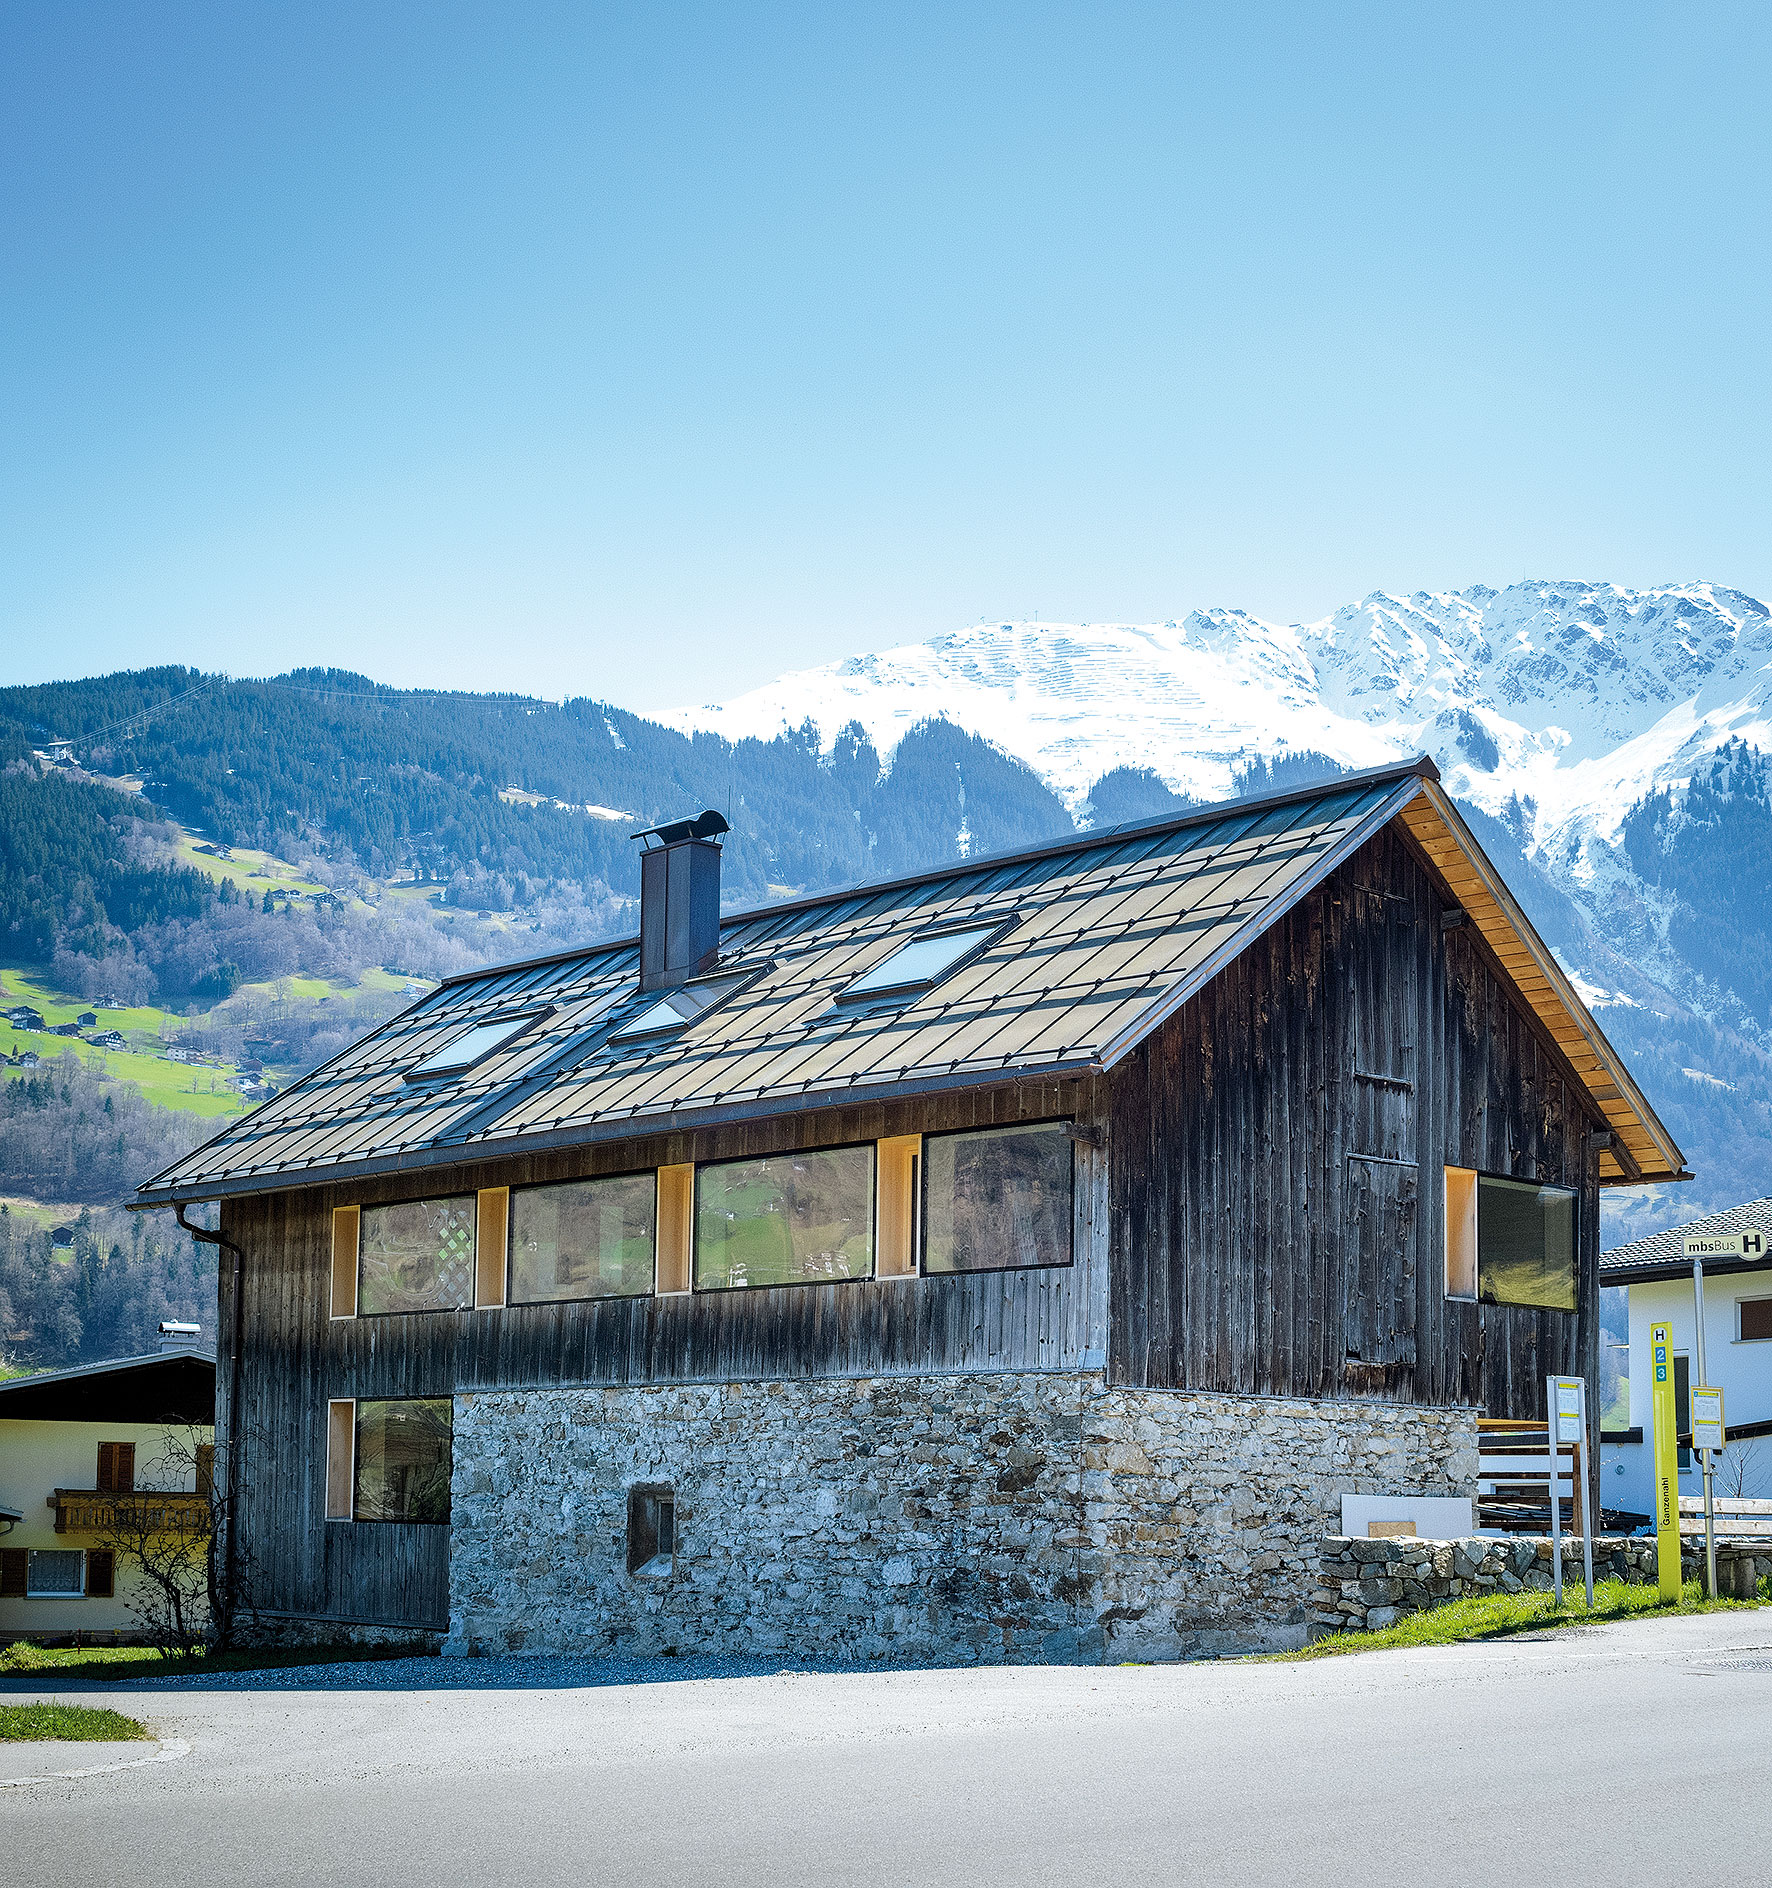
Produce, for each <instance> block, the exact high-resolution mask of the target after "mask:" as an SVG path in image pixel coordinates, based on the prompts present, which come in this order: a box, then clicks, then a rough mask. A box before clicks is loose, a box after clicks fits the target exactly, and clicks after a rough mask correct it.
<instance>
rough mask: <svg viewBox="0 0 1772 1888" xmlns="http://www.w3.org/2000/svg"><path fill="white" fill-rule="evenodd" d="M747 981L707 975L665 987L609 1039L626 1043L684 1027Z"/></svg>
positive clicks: (741, 978)
mask: <svg viewBox="0 0 1772 1888" xmlns="http://www.w3.org/2000/svg"><path fill="white" fill-rule="evenodd" d="M749 981H750V978H749V977H748V976H744V977H707V978H703V979H701V980H699V981H697V982H695V983H686V984H684V985H683V986H682V988H681V989H677V990H667V991H666V992H665V994H664V995H663V996H662V997H660V998H659V1000H658V1001H657V1002H656V1003H649V1004H648V1005H647V1006H646V1008H645V1009H643V1010H642V1011H641V1012H640V1013H639V1015H637V1016H631V1017H629V1019H628V1020H627V1021H626V1022H625V1023H623V1024H622V1026H621V1027H620V1028H619V1029H617V1030H615V1031H613V1032H612V1033H611V1035H610V1038H609V1040H610V1041H611V1042H627V1041H629V1040H630V1039H631V1038H633V1037H636V1036H662V1035H664V1034H666V1033H667V1032H668V1031H671V1030H675V1029H683V1028H685V1027H686V1026H687V1025H688V1024H690V1023H693V1022H696V1021H698V1020H699V1019H700V1018H701V1017H703V1016H705V1015H707V1013H708V1011H709V1010H711V1009H712V1008H713V1007H714V1005H715V1004H716V1003H721V1002H724V1001H725V999H726V998H727V997H729V996H730V995H731V994H732V992H733V991H734V990H736V989H737V988H738V987H739V985H740V984H743V983H748V982H749Z"/></svg>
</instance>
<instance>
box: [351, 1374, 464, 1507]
mask: <svg viewBox="0 0 1772 1888" xmlns="http://www.w3.org/2000/svg"><path fill="white" fill-rule="evenodd" d="M453 1414H454V1405H453V1403H452V1402H451V1400H450V1399H449V1398H448V1397H446V1396H441V1397H423V1398H402V1399H401V1400H399V1401H397V1402H387V1403H359V1404H358V1405H357V1504H356V1507H355V1509H354V1511H353V1512H354V1514H355V1516H356V1518H357V1519H358V1520H359V1521H436V1522H444V1521H447V1520H448V1519H449V1468H450V1453H451V1448H450V1445H451V1434H452V1427H453V1425H452V1420H451V1419H452V1416H453Z"/></svg>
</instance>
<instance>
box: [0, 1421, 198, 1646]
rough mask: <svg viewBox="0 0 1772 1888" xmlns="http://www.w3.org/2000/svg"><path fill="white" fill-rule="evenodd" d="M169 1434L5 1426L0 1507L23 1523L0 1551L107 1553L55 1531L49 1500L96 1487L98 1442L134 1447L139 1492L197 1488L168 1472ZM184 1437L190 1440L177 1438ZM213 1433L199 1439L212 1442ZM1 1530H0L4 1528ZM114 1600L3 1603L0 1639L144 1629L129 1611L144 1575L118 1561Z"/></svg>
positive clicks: (104, 1427)
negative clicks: (34, 1549)
mask: <svg viewBox="0 0 1772 1888" xmlns="http://www.w3.org/2000/svg"><path fill="white" fill-rule="evenodd" d="M168 1433H169V1432H168V1430H167V1428H166V1426H165V1425H164V1424H162V1423H68V1422H23V1421H17V1420H5V1419H0V1508H17V1509H19V1510H21V1511H22V1513H23V1514H24V1517H25V1518H24V1519H23V1520H22V1521H20V1522H19V1523H18V1525H17V1526H16V1527H14V1528H13V1529H12V1531H11V1532H10V1533H7V1534H0V1547H44V1548H51V1549H54V1548H64V1549H65V1548H74V1547H79V1548H92V1547H102V1546H103V1545H104V1543H103V1541H102V1540H101V1539H100V1538H99V1537H98V1536H97V1535H95V1534H89V1533H79V1534H76V1533H68V1534H58V1533H56V1531H55V1510H54V1509H53V1508H51V1507H49V1506H48V1505H47V1504H48V1500H49V1497H50V1496H51V1495H52V1494H53V1493H54V1492H55V1490H56V1489H58V1488H91V1487H93V1486H94V1484H95V1482H96V1481H97V1477H98V1445H99V1444H100V1443H101V1442H133V1443H134V1444H135V1480H136V1486H137V1487H138V1488H146V1487H161V1488H180V1489H193V1490H194V1488H195V1483H194V1480H193V1478H192V1473H191V1471H190V1470H189V1469H187V1470H186V1471H185V1474H184V1477H183V1479H182V1480H180V1479H175V1478H173V1477H171V1476H170V1475H169V1474H167V1473H166V1471H165V1468H164V1465H163V1456H164V1451H165V1447H166V1439H167V1436H168ZM177 1433H178V1434H179V1435H180V1437H181V1438H182V1437H183V1435H184V1434H185V1433H186V1432H184V1431H182V1430H181V1431H178V1432H177ZM212 1433H213V1432H212V1431H210V1430H208V1429H203V1430H200V1431H199V1432H198V1434H199V1435H200V1437H201V1439H202V1440H203V1441H205V1442H208V1441H210V1440H211V1438H212ZM0 1525H3V1524H0ZM116 1584H117V1592H116V1597H115V1598H114V1599H108V1600H102V1599H91V1600H89V1599H66V1600H34V1599H0V1638H8V1639H12V1638H19V1637H25V1638H33V1639H34V1638H37V1637H39V1636H40V1635H42V1636H48V1635H56V1634H61V1633H69V1632H95V1633H111V1632H125V1633H127V1632H135V1631H138V1630H139V1623H138V1621H137V1620H136V1618H135V1615H134V1614H133V1613H131V1612H130V1610H129V1596H130V1592H131V1589H132V1587H133V1586H136V1585H139V1584H140V1576H139V1575H136V1574H133V1573H132V1572H131V1570H130V1569H129V1568H128V1567H127V1566H125V1565H124V1564H123V1563H122V1562H121V1561H119V1562H118V1565H117V1582H116Z"/></svg>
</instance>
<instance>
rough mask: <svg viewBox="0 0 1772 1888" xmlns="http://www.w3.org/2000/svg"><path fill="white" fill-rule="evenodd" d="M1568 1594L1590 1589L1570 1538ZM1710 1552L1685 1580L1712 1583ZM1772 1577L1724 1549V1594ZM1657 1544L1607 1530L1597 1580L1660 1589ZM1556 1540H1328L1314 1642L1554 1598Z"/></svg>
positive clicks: (1747, 1591)
mask: <svg viewBox="0 0 1772 1888" xmlns="http://www.w3.org/2000/svg"><path fill="white" fill-rule="evenodd" d="M1562 1548H1563V1586H1564V1591H1565V1593H1568V1592H1575V1593H1580V1592H1581V1591H1582V1590H1583V1582H1584V1579H1585V1575H1584V1571H1583V1564H1582V1553H1581V1541H1580V1538H1579V1537H1571V1536H1569V1535H1564V1536H1563V1541H1562ZM1703 1562H1704V1550H1703V1547H1702V1546H1700V1547H1699V1548H1698V1550H1697V1552H1696V1553H1693V1552H1692V1551H1691V1550H1690V1549H1688V1551H1687V1553H1686V1554H1685V1556H1684V1559H1683V1576H1684V1578H1686V1579H1688V1580H1692V1579H1698V1578H1701V1577H1702V1572H1703ZM1768 1575H1772V1557H1769V1556H1768V1555H1766V1554H1764V1553H1762V1554H1757V1555H1756V1554H1755V1553H1753V1552H1752V1551H1751V1550H1749V1549H1745V1548H1736V1547H1728V1548H1719V1549H1718V1551H1717V1588H1718V1591H1719V1592H1721V1593H1723V1594H1725V1595H1729V1596H1733V1597H1736V1598H1741V1599H1750V1598H1752V1596H1753V1594H1754V1591H1755V1588H1756V1586H1757V1583H1758V1582H1759V1581H1761V1580H1763V1579H1765V1578H1766V1577H1767V1576H1768ZM1657 1577H1658V1576H1657V1573H1656V1561H1655V1542H1654V1541H1653V1540H1649V1539H1645V1540H1637V1539H1627V1538H1625V1537H1624V1536H1621V1535H1615V1534H1603V1535H1596V1536H1595V1538H1594V1578H1595V1580H1622V1581H1624V1582H1625V1583H1626V1584H1627V1585H1630V1586H1653V1585H1654V1584H1655V1582H1656V1579H1657ZM1554 1584H1555V1582H1554V1580H1553V1578H1552V1573H1551V1542H1550V1541H1549V1540H1548V1539H1537V1538H1534V1537H1532V1536H1530V1535H1513V1536H1509V1537H1507V1538H1504V1539H1495V1538H1493V1537H1491V1536H1488V1535H1478V1536H1475V1537H1472V1538H1470V1539H1466V1540H1456V1541H1429V1540H1409V1539H1402V1540H1394V1539H1393V1540H1377V1541H1362V1540H1349V1539H1347V1538H1346V1537H1345V1536H1342V1535H1332V1536H1331V1537H1330V1538H1328V1539H1327V1540H1325V1541H1324V1542H1323V1557H1322V1578H1321V1579H1320V1581H1319V1582H1318V1586H1317V1591H1316V1594H1315V1596H1314V1599H1313V1603H1312V1608H1311V1618H1310V1626H1311V1633H1312V1636H1313V1637H1321V1636H1324V1635H1327V1634H1333V1633H1337V1632H1378V1631H1381V1630H1382V1629H1383V1628H1384V1627H1386V1626H1392V1625H1395V1624H1396V1622H1397V1621H1398V1620H1399V1619H1400V1618H1402V1617H1403V1615H1404V1614H1406V1613H1421V1612H1426V1611H1427V1610H1428V1609H1429V1608H1431V1607H1435V1606H1444V1605H1445V1604H1446V1603H1447V1602H1448V1601H1450V1600H1456V1599H1463V1598H1465V1597H1467V1596H1468V1595H1472V1594H1479V1593H1524V1592H1528V1591H1531V1592H1543V1593H1548V1592H1549V1591H1550V1590H1551V1589H1552V1587H1553V1585H1554Z"/></svg>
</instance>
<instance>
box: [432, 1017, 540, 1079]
mask: <svg viewBox="0 0 1772 1888" xmlns="http://www.w3.org/2000/svg"><path fill="white" fill-rule="evenodd" d="M537 1021H539V1017H538V1016H537V1015H536V1013H535V1012H533V1011H531V1013H530V1014H529V1015H527V1016H501V1017H499V1018H498V1020H497V1021H496V1022H491V1023H476V1024H475V1025H474V1026H473V1028H472V1029H467V1030H464V1031H463V1032H462V1033H461V1034H460V1035H459V1036H457V1037H456V1038H455V1040H454V1041H453V1042H446V1043H444V1045H443V1047H442V1048H441V1049H433V1050H432V1051H431V1053H430V1054H429V1055H428V1056H426V1057H425V1059H424V1060H423V1061H422V1062H420V1063H417V1064H416V1065H415V1066H414V1067H412V1068H409V1069H408V1070H407V1071H406V1079H407V1080H408V1081H409V1082H411V1081H417V1080H419V1079H420V1078H421V1077H426V1076H431V1075H459V1074H460V1073H461V1071H462V1070H463V1069H468V1068H472V1067H473V1066H474V1064H475V1063H476V1062H483V1061H484V1060H485V1059H486V1057H487V1056H489V1055H491V1054H492V1052H493V1051H494V1050H495V1049H502V1048H503V1047H504V1045H505V1044H506V1043H507V1042H511V1041H513V1040H514V1039H515V1038H516V1037H518V1036H520V1035H522V1033H523V1032H524V1030H526V1029H527V1028H528V1027H529V1025H530V1024H531V1023H533V1022H537Z"/></svg>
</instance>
